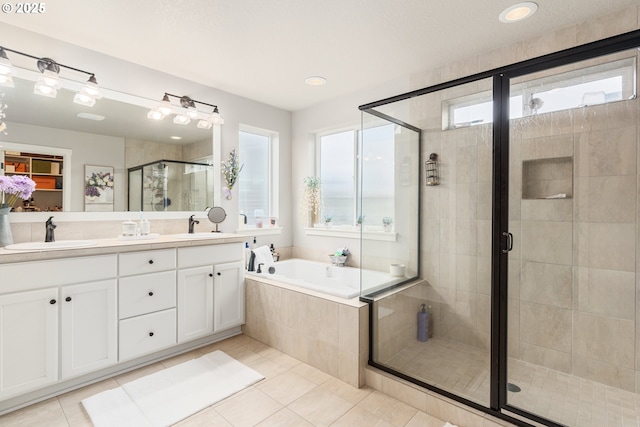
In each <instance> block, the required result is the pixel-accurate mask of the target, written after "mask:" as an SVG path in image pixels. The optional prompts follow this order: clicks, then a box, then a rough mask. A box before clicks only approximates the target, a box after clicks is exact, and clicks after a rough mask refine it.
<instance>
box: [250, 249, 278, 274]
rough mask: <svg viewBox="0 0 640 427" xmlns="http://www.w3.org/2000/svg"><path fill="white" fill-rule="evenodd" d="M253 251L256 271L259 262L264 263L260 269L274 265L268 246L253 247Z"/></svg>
mask: <svg viewBox="0 0 640 427" xmlns="http://www.w3.org/2000/svg"><path fill="white" fill-rule="evenodd" d="M253 253H254V254H256V263H255V266H256V271H258V266H259V265H260V264H264V265H263V266H262V269H263V270H264V269H265V268H267V269H268V268H269V266H271V265H274V264H275V263H274V262H273V255H271V249H269V246H260V247H259V248H255V249H254V250H253Z"/></svg>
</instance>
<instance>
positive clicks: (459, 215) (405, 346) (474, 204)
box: [362, 79, 493, 406]
mask: <svg viewBox="0 0 640 427" xmlns="http://www.w3.org/2000/svg"><path fill="white" fill-rule="evenodd" d="M474 103H476V104H482V105H481V106H480V107H479V108H478V109H466V108H465V107H467V106H469V105H472V104H474ZM487 108H488V111H489V114H488V115H487V113H486V111H485V110H486V109H487ZM376 110H377V111H378V112H379V113H382V114H384V115H386V116H391V117H393V118H394V119H396V120H397V121H399V122H404V123H410V124H411V125H412V126H413V127H415V128H417V129H418V130H419V131H420V138H421V151H420V153H419V155H416V154H413V153H411V152H408V151H404V152H402V151H401V150H402V148H404V146H402V145H401V146H400V147H398V150H396V153H397V158H396V159H395V161H396V164H397V165H398V166H397V167H396V173H395V175H394V177H395V179H398V180H399V182H398V184H400V182H402V179H403V178H402V177H403V176H405V174H404V172H403V169H402V164H403V161H406V160H407V157H409V159H410V160H411V161H410V162H409V164H410V168H409V171H410V172H411V173H410V174H409V175H410V176H411V178H410V179H411V180H412V181H411V183H412V184H413V179H416V178H417V175H413V172H414V169H413V168H419V170H420V172H421V173H420V176H419V181H418V182H417V185H418V191H419V194H420V198H421V203H420V207H419V209H418V207H417V205H414V204H411V203H410V202H408V201H403V200H397V201H396V204H395V209H396V212H402V213H404V212H405V211H407V210H409V211H412V212H415V213H417V214H418V215H419V218H418V219H419V223H420V227H419V228H418V227H417V225H415V226H414V225H413V224H417V223H418V220H417V219H416V221H415V222H412V223H411V224H412V225H411V227H409V228H408V229H400V230H398V229H396V232H398V242H402V241H404V239H406V238H408V237H409V236H417V235H418V234H419V235H420V243H419V244H420V246H419V263H420V268H419V271H420V279H422V280H421V281H419V282H417V283H415V284H412V285H407V286H404V287H398V288H394V289H391V290H389V291H388V292H386V293H384V294H380V295H376V296H375V298H374V302H373V304H372V306H371V307H372V311H373V325H372V328H373V340H372V341H373V345H372V350H373V354H372V358H373V361H374V362H375V363H376V364H378V365H380V366H383V367H385V368H388V369H391V370H393V371H395V372H398V373H401V374H403V375H406V376H409V377H411V378H413V379H414V380H416V381H418V382H419V383H425V384H428V385H430V386H434V387H437V388H439V389H441V390H444V391H447V392H450V393H454V394H456V395H458V396H461V397H463V398H465V399H468V400H470V401H473V402H476V403H479V404H482V405H484V406H489V393H490V357H489V354H490V353H489V352H490V342H491V229H492V178H493V176H492V174H493V167H492V164H493V163H492V162H493V129H492V124H491V121H492V117H493V116H492V114H491V111H492V79H485V80H480V81H476V82H473V83H468V84H465V85H460V86H456V87H453V88H450V89H445V90H441V91H437V92H432V93H428V94H425V95H422V96H419V97H414V98H410V99H407V100H404V101H400V102H396V103H392V104H387V105H385V106H383V107H379V108H376ZM381 120H382V119H376V120H374V119H371V120H370V121H369V123H370V127H374V126H381V125H382V123H383V121H381ZM400 129H401V132H404V129H402V128H401V127H400ZM396 132H397V130H396ZM408 145H409V144H408ZM363 153H364V154H366V149H363ZM431 154H436V155H437V171H438V178H439V181H438V185H427V180H426V177H425V163H426V161H427V160H428V159H429V158H430V156H431ZM418 159H419V162H416V160H418ZM365 167H366V165H365ZM363 172H364V173H363V179H364V180H366V179H367V174H366V169H365V170H364V171H363ZM396 188H400V189H401V190H402V189H403V187H402V186H401V185H398V186H397V187H396ZM365 209H366V206H365V202H364V200H363V211H365ZM396 224H397V222H396V223H394V225H396ZM401 225H402V224H401ZM414 227H415V228H414ZM407 233H409V236H407ZM364 242H365V244H364V248H363V252H362V258H363V263H367V262H368V261H369V259H370V257H371V259H372V261H374V262H375V261H378V265H380V264H382V263H380V262H379V260H376V259H375V258H374V257H373V254H372V250H371V249H369V248H370V245H369V242H366V241H364ZM363 281H364V279H363ZM423 308H424V313H422V309H423ZM425 319H426V321H425ZM425 323H426V325H425Z"/></svg>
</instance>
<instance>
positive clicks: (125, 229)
mask: <svg viewBox="0 0 640 427" xmlns="http://www.w3.org/2000/svg"><path fill="white" fill-rule="evenodd" d="M137 229H138V224H136V223H135V222H133V221H131V220H128V221H125V222H123V223H122V235H123V236H135V235H136V232H137Z"/></svg>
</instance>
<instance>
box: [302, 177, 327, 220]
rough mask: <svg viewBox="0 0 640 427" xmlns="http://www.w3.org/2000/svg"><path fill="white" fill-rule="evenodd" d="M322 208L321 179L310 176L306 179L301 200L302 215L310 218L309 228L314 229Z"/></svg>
mask: <svg viewBox="0 0 640 427" xmlns="http://www.w3.org/2000/svg"><path fill="white" fill-rule="evenodd" d="M321 207H322V192H321V187H320V178H317V177H315V176H308V177H306V178H305V179H304V188H303V191H302V197H301V198H300V214H301V215H303V216H306V217H307V218H308V221H309V223H308V225H307V226H308V227H313V224H315V222H316V221H315V220H316V217H317V215H318V213H319V212H320V208H321Z"/></svg>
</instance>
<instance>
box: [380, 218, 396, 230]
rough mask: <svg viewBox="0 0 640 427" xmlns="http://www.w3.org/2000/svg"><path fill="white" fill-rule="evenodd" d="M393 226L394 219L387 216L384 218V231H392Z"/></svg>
mask: <svg viewBox="0 0 640 427" xmlns="http://www.w3.org/2000/svg"><path fill="white" fill-rule="evenodd" d="M392 224H393V218H391V217H388V216H385V217H384V218H382V227H383V228H384V231H391V225H392Z"/></svg>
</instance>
